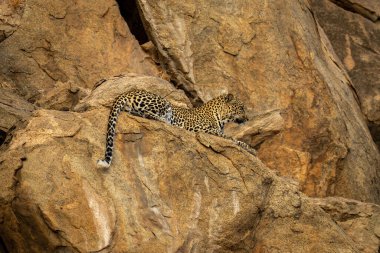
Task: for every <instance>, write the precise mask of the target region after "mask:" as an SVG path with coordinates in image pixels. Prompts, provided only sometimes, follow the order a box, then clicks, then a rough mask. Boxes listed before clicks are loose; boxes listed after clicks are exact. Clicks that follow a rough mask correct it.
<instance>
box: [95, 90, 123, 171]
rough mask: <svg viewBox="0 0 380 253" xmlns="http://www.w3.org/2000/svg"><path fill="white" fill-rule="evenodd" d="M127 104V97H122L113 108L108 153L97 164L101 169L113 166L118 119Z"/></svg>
mask: <svg viewBox="0 0 380 253" xmlns="http://www.w3.org/2000/svg"><path fill="white" fill-rule="evenodd" d="M127 102H128V99H127V98H126V97H125V95H120V96H119V97H118V98H117V99H116V100H115V103H114V104H113V106H112V109H111V112H110V115H109V118H108V129H107V139H106V151H105V154H104V159H99V160H98V162H97V165H98V167H99V168H108V167H110V165H111V161H112V152H113V144H114V138H115V128H116V122H117V118H118V117H119V114H120V112H121V111H122V110H123V108H124V107H125V105H126V103H127Z"/></svg>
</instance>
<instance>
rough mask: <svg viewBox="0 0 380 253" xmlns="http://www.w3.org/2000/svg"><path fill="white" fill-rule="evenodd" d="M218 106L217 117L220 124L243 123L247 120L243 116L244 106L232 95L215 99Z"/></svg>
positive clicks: (244, 115)
mask: <svg viewBox="0 0 380 253" xmlns="http://www.w3.org/2000/svg"><path fill="white" fill-rule="evenodd" d="M216 100H217V101H219V102H220V103H219V104H218V112H217V113H218V115H219V119H220V121H221V123H223V124H224V123H227V122H236V123H239V124H240V123H244V122H245V121H247V120H248V118H247V116H246V114H245V108H244V104H243V103H242V102H241V101H240V100H238V99H237V98H236V97H235V96H234V95H232V94H225V95H221V96H219V97H217V98H216Z"/></svg>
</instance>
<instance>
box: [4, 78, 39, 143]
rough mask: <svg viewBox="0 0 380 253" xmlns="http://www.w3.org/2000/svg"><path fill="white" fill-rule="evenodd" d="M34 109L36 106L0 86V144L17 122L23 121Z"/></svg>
mask: <svg viewBox="0 0 380 253" xmlns="http://www.w3.org/2000/svg"><path fill="white" fill-rule="evenodd" d="M0 86H3V85H2V84H1V85H0ZM35 109H36V106H34V105H32V104H30V103H28V102H27V101H25V100H24V99H23V98H22V97H20V96H17V95H16V94H14V93H12V92H10V91H9V90H7V89H6V88H3V87H0V119H1V120H0V145H1V144H3V142H4V141H5V140H6V138H7V136H8V137H9V134H10V132H11V131H12V130H13V129H14V128H15V127H16V126H17V125H19V123H21V122H25V121H26V120H27V119H28V118H29V117H30V116H31V114H32V112H33V111H34V110H35Z"/></svg>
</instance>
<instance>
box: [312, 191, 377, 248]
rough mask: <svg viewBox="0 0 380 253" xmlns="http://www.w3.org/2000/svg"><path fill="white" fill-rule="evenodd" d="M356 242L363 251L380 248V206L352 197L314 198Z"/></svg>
mask: <svg viewBox="0 0 380 253" xmlns="http://www.w3.org/2000/svg"><path fill="white" fill-rule="evenodd" d="M312 201H313V202H314V203H316V204H318V205H319V206H320V207H321V208H322V209H323V210H324V211H325V212H327V213H328V214H330V215H331V217H332V218H333V219H334V221H335V222H336V223H337V224H338V225H339V226H340V227H341V228H343V229H344V231H345V232H346V233H347V234H348V235H349V236H350V237H351V238H352V240H353V241H354V242H355V245H356V247H357V248H358V249H359V250H360V252H363V253H378V252H379V250H380V206H378V205H374V204H369V203H363V202H359V201H355V200H352V199H344V198H335V197H329V198H324V199H313V200H312Z"/></svg>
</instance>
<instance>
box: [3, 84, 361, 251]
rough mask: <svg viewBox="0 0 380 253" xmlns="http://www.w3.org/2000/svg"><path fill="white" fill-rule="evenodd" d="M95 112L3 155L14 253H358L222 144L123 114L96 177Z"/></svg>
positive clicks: (51, 114)
mask: <svg viewBox="0 0 380 253" xmlns="http://www.w3.org/2000/svg"><path fill="white" fill-rule="evenodd" d="M117 81H118V80H116V82H117ZM105 84H106V83H103V84H102V85H105ZM149 85H151V84H149ZM149 85H148V87H149ZM100 87H101V86H99V88H100ZM110 88H111V87H110ZM168 89H171V88H170V86H168ZM110 90H112V88H111V89H110ZM111 92H112V91H111ZM96 93H97V91H94V92H93V94H94V96H92V98H91V99H88V100H87V101H86V103H88V104H89V105H90V104H96V103H95V102H94V101H92V100H97V99H99V98H98V97H96ZM179 102H180V101H179ZM87 108H89V110H88V111H84V112H81V113H78V112H63V111H55V110H38V111H36V112H35V113H34V115H33V117H32V118H31V119H30V121H29V123H28V125H27V127H26V128H24V129H22V130H19V131H18V132H17V134H16V135H15V137H14V138H13V139H12V142H11V143H10V145H9V148H8V149H7V151H6V152H4V153H2V154H1V155H0V164H1V170H0V178H1V179H2V184H1V186H0V187H1V190H0V223H1V226H0V234H1V235H2V239H3V241H4V242H5V244H6V246H7V248H8V250H10V251H11V252H95V251H100V252H326V253H327V252H329V253H330V252H359V251H358V249H357V248H356V246H355V245H354V243H353V241H352V240H351V239H350V238H349V237H348V236H347V235H346V234H345V233H344V232H343V230H342V229H341V228H340V227H339V226H337V225H336V224H335V223H334V222H333V221H332V219H331V218H330V216H329V215H328V214H326V213H325V212H323V211H322V210H321V209H320V208H319V207H317V206H316V205H315V204H314V203H312V202H311V201H310V200H309V199H308V198H307V197H305V196H304V195H303V194H302V193H300V192H299V191H298V188H297V185H295V184H293V183H292V182H291V181H287V180H285V179H282V178H280V177H278V176H276V175H275V174H274V173H273V172H272V171H271V170H269V169H268V168H267V167H266V166H265V165H264V164H263V163H261V162H260V160H259V159H258V158H256V157H255V156H252V155H250V154H249V153H248V152H246V151H244V150H242V149H241V148H240V147H238V146H236V145H234V144H233V143H232V142H231V141H229V140H225V139H223V138H220V137H216V136H211V135H207V134H194V133H191V132H188V131H186V130H183V129H180V128H176V127H172V126H169V125H167V124H164V123H162V122H157V121H153V120H147V119H144V118H139V117H134V116H130V115H128V114H126V113H124V114H122V115H121V116H120V118H119V124H118V127H117V129H118V134H117V136H116V143H115V158H114V161H113V164H112V166H111V168H110V169H109V170H97V169H96V164H95V163H96V159H97V158H99V157H101V156H102V155H103V152H104V139H105V132H106V125H107V124H106V122H107V118H108V113H109V110H108V109H104V108H102V107H101V106H99V107H98V108H91V106H87ZM42 157H43V158H42Z"/></svg>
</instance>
